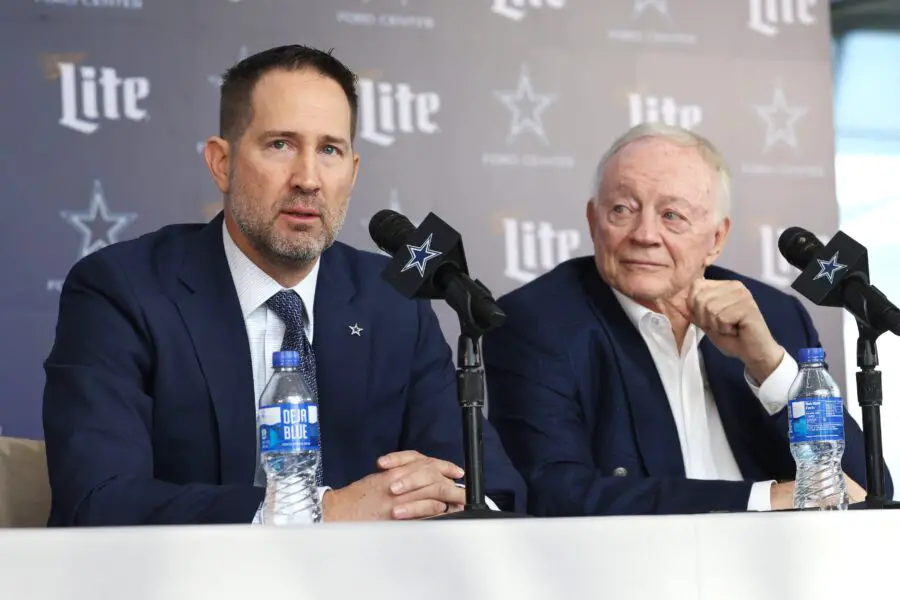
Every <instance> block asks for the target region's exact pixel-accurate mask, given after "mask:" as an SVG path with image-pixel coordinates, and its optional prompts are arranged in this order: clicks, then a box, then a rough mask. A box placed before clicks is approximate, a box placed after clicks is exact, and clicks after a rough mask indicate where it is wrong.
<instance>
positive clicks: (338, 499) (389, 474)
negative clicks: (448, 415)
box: [322, 450, 466, 521]
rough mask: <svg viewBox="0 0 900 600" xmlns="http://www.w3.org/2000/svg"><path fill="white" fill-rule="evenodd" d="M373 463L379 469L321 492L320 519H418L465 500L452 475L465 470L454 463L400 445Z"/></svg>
mask: <svg viewBox="0 0 900 600" xmlns="http://www.w3.org/2000/svg"><path fill="white" fill-rule="evenodd" d="M378 468H379V469H380V471H379V472H378V473H373V474H371V475H368V476H366V477H364V478H362V479H360V480H359V481H356V482H354V483H351V484H350V485H348V486H346V487H344V488H341V489H338V490H329V491H327V492H325V495H324V497H323V498H322V513H323V520H324V521H372V520H392V519H394V520H409V519H422V518H425V517H432V516H435V515H439V514H442V513H445V512H456V511H458V510H462V507H463V506H464V505H465V502H466V495H465V490H464V489H463V488H461V487H459V486H457V485H456V482H455V481H454V480H455V479H459V478H461V477H462V476H463V475H464V472H463V470H462V469H461V468H460V467H458V466H456V465H454V464H453V463H450V462H447V461H444V460H438V459H434V458H429V457H427V456H423V455H422V454H420V453H418V452H416V451H414V450H405V451H402V452H394V453H391V454H388V455H385V456H382V457H381V458H379V459H378Z"/></svg>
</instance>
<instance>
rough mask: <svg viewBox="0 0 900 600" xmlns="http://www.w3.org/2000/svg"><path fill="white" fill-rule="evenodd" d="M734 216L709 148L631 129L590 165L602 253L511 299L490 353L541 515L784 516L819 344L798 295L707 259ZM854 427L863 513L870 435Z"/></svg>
mask: <svg viewBox="0 0 900 600" xmlns="http://www.w3.org/2000/svg"><path fill="white" fill-rule="evenodd" d="M730 205H731V196H730V175H729V172H728V168H727V167H726V165H725V161H724V160H723V158H722V156H721V154H720V153H719V152H718V151H717V150H716V148H715V147H714V146H713V145H712V144H711V143H710V142H709V141H708V140H706V139H705V138H703V137H702V136H699V135H697V134H694V133H691V132H689V131H686V130H683V129H679V128H674V127H669V126H666V125H662V124H643V125H638V126H636V127H634V128H632V129H631V130H629V131H628V132H626V133H625V134H624V135H623V136H622V137H620V138H619V139H618V140H616V141H615V142H614V143H613V145H612V146H611V148H610V149H609V150H608V151H607V152H606V154H605V155H604V156H603V158H602V159H601V160H600V163H599V165H598V167H597V172H596V177H595V181H594V185H593V187H592V189H591V197H590V199H589V201H588V202H587V207H586V212H587V215H586V216H587V221H588V225H589V227H590V232H591V238H592V240H593V244H594V253H593V256H585V257H579V258H575V259H572V260H569V261H567V262H565V263H563V264H561V265H559V266H558V267H557V268H555V269H554V270H552V271H551V272H549V273H547V274H545V275H543V276H541V277H539V278H538V279H537V280H535V281H533V282H531V283H529V284H526V285H525V286H523V287H521V288H519V289H517V290H515V291H513V292H512V293H510V294H508V295H506V296H505V297H503V298H501V299H500V301H499V302H500V304H501V305H502V307H503V308H504V310H505V311H506V312H507V315H508V318H507V322H506V324H505V325H504V326H503V327H501V328H499V329H498V330H496V331H495V332H492V333H490V334H488V335H487V337H486V338H485V342H484V353H485V364H486V368H487V381H488V388H489V399H490V410H489V418H490V420H491V422H492V423H493V424H494V425H495V427H496V429H497V430H498V432H499V433H500V436H501V439H502V441H503V443H504V446H505V448H506V450H507V452H508V453H509V455H510V457H511V458H512V459H513V462H514V463H515V464H516V466H517V468H518V469H519V471H520V472H521V474H522V475H523V477H524V478H525V480H526V482H527V483H528V485H529V511H530V512H531V513H532V514H535V515H538V516H568V515H605V514H672V513H697V512H711V511H747V510H750V511H766V510H779V509H786V508H791V506H792V498H793V488H794V482H793V479H794V476H795V464H794V460H793V457H792V456H791V453H790V445H789V442H788V423H787V415H786V412H787V411H786V408H785V407H786V405H787V401H788V394H789V389H790V387H791V384H792V382H793V380H794V378H795V377H796V375H797V371H798V366H797V363H796V362H795V360H794V356H796V355H797V354H798V352H799V350H800V349H801V348H806V347H816V346H820V342H819V338H818V334H817V333H816V330H815V327H814V326H813V323H812V320H811V319H810V316H809V314H808V312H807V311H806V310H805V309H804V307H803V306H802V305H801V303H800V302H799V301H798V300H797V299H796V298H795V297H793V296H791V295H788V294H785V293H784V292H782V291H779V290H777V289H775V288H772V287H770V286H768V285H766V284H764V283H761V282H759V281H756V280H753V279H750V278H748V277H745V276H742V275H739V274H737V273H734V272H733V271H730V270H727V269H724V268H721V267H718V266H714V264H713V263H714V262H715V261H716V259H717V258H718V257H719V256H720V254H721V252H722V249H723V248H724V246H725V242H726V240H727V238H728V234H729V231H730V229H731V217H730ZM844 419H845V436H846V441H847V446H846V451H845V454H844V459H843V466H844V469H845V473H846V474H847V487H848V491H849V493H850V498H851V502H858V501H862V500H863V499H864V498H865V491H864V490H863V489H862V488H861V487H860V486H859V485H858V484H857V483H856V481H859V482H863V483H864V482H865V457H864V443H863V437H862V432H861V430H860V428H859V426H858V425H857V424H856V423H855V422H854V420H853V419H852V417H851V416H850V415H849V414H848V413H847V412H846V411H845V414H844ZM886 487H887V488H888V494H889V495H890V494H891V493H892V485H891V480H890V476H889V475H886Z"/></svg>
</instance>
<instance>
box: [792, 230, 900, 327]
mask: <svg viewBox="0 0 900 600" xmlns="http://www.w3.org/2000/svg"><path fill="white" fill-rule="evenodd" d="M778 250H779V252H781V255H782V256H784V258H785V259H786V260H787V261H788V262H789V263H790V264H791V265H793V266H795V267H797V268H798V269H800V270H801V271H802V273H801V274H800V276H799V277H797V279H796V280H794V283H792V284H791V287H792V288H794V289H795V290H797V291H798V292H799V293H800V294H802V295H803V296H804V297H806V298H807V299H809V300H810V301H811V302H812V303H813V304H817V305H819V306H836V307H842V308H845V309H846V310H847V311H848V312H849V313H850V314H852V315H853V316H854V317H856V319H857V321H858V322H859V323H861V324H862V325H864V326H866V327H869V328H871V329H872V330H874V331H875V332H877V333H878V334H880V333H882V332H885V331H890V332H891V333H894V334H895V335H900V310H898V309H897V307H896V306H894V305H893V304H892V303H891V302H890V300H888V299H887V298H886V297H885V295H884V294H883V293H882V292H881V291H880V290H879V289H878V288H876V287H875V286H874V285H872V284H871V283H869V259H868V252H867V251H866V248H865V246H863V245H862V244H860V243H859V242H857V241H856V240H854V239H853V238H851V237H850V236H849V235H847V234H845V233H844V232H842V231H838V232H837V233H836V234H835V236H834V237H833V238H831V240H829V242H828V244H827V245H823V244H822V242H821V241H820V240H819V239H818V238H817V237H816V236H815V235H814V234H812V233H810V232H809V231H807V230H806V229H803V228H801V227H789V228H788V229H786V230H785V231H784V233H782V234H781V236H780V237H779V238H778Z"/></svg>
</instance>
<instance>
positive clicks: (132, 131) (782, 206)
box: [0, 0, 844, 438]
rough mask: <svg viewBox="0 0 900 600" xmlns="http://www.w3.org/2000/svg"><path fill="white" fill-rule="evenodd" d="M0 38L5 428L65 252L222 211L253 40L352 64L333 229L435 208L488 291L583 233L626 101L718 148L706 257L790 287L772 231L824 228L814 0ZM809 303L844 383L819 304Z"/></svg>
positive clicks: (30, 16) (14, 31)
mask: <svg viewBox="0 0 900 600" xmlns="http://www.w3.org/2000/svg"><path fill="white" fill-rule="evenodd" d="M0 40H3V41H2V44H3V46H4V50H5V52H4V55H5V57H6V58H5V60H3V61H2V65H0V73H2V77H0V81H3V82H4V86H3V91H2V92H0V98H2V109H3V110H2V111H0V130H2V131H3V132H4V136H3V137H4V141H5V152H4V157H3V160H2V161H0V182H2V188H0V197H2V199H3V203H2V209H3V217H2V222H3V227H4V228H5V235H3V236H2V240H0V244H2V248H3V253H2V259H0V260H2V261H3V262H2V271H3V275H4V282H5V283H4V285H3V286H2V289H0V322H2V332H3V338H4V345H3V349H2V351H0V352H2V354H0V369H2V370H0V427H2V433H3V434H4V435H13V436H25V437H33V438H40V437H42V430H41V420H40V413H41V393H42V387H43V370H42V365H41V363H42V361H43V360H44V358H46V356H47V353H48V352H49V350H50V347H51V345H52V343H53V336H54V326H55V322H56V315H57V307H58V301H59V292H60V288H61V286H62V282H63V279H64V278H65V276H66V274H67V272H68V270H69V269H70V268H71V267H72V265H73V264H74V263H75V261H77V260H78V259H79V258H81V257H83V256H86V255H87V254H90V253H91V252H94V251H96V250H98V249H100V248H102V247H104V246H106V245H108V244H112V243H115V242H119V241H124V240H127V239H130V238H133V237H135V236H138V235H140V234H143V233H146V232H149V231H152V230H154V229H156V228H158V227H161V226H163V225H166V224H170V223H174V222H185V221H198V220H207V219H209V218H211V217H212V216H213V215H215V214H216V213H217V212H218V211H219V210H220V208H221V198H220V196H219V194H218V191H217V189H216V188H215V187H214V185H213V183H212V181H211V179H210V176H209V174H208V172H207V170H206V167H205V165H204V163H203V159H202V156H201V155H200V150H201V147H202V144H203V142H204V140H205V139H206V137H207V136H209V135H214V134H216V132H217V123H218V87H219V85H220V75H221V74H222V72H223V71H224V70H225V69H226V68H227V67H228V66H230V65H231V64H233V63H234V62H236V61H237V60H239V59H241V58H243V57H245V56H247V55H248V54H250V53H254V52H257V51H259V50H262V49H264V48H267V47H270V46H274V45H279V44H286V43H304V44H309V45H313V46H318V47H321V48H333V49H334V54H335V55H336V56H337V57H338V58H340V59H342V60H344V61H345V62H347V63H348V64H349V65H350V66H351V67H352V68H353V69H354V70H355V71H356V72H358V73H359V75H360V77H361V78H360V81H359V93H360V124H359V132H358V141H357V150H358V152H359V153H360V154H361V156H362V159H361V167H360V168H361V171H360V176H359V180H358V183H357V186H356V189H355V192H354V194H353V198H352V200H351V207H350V210H349V214H348V217H347V220H346V222H345V225H344V229H343V231H342V233H341V235H340V239H341V240H343V241H345V242H348V243H350V244H353V245H355V246H358V247H362V248H366V249H370V250H374V247H373V244H372V242H371V241H370V239H369V236H368V232H367V223H368V220H369V218H370V217H371V216H372V214H374V213H375V212H376V211H377V210H379V209H381V208H392V209H394V210H397V211H400V212H403V213H405V214H407V215H408V216H409V217H410V218H411V219H412V220H413V221H414V222H418V221H419V220H420V219H422V218H424V216H425V215H426V214H428V212H429V211H434V212H435V213H437V214H438V215H440V216H441V217H442V218H444V219H445V220H446V221H447V222H448V223H450V224H451V225H454V226H455V227H456V228H457V229H458V230H459V231H460V232H461V233H462V235H463V239H464V240H465V248H466V251H467V254H468V258H469V265H470V270H471V271H472V275H473V276H475V277H477V278H479V279H481V280H482V281H483V282H485V283H486V284H487V285H488V286H489V287H490V288H491V290H492V291H493V292H494V293H495V294H496V295H498V296H499V295H501V294H503V293H505V292H508V291H510V290H512V289H514V288H516V287H518V286H520V285H522V284H524V283H526V282H528V281H531V280H532V279H534V278H535V277H537V276H538V275H540V274H542V273H544V272H546V271H548V270H549V269H552V268H553V267H554V266H555V265H557V264H559V263H560V262H562V261H564V260H566V259H568V258H570V257H573V256H577V255H583V254H588V253H590V252H591V251H592V245H591V241H590V238H589V235H588V232H587V227H586V224H585V218H584V214H585V210H584V207H585V202H586V200H587V198H588V196H589V194H590V192H591V190H590V182H591V178H592V173H593V170H594V168H595V165H596V162H597V160H598V158H599V157H600V155H601V154H602V152H603V151H604V150H605V148H606V147H607V146H608V144H609V143H610V142H611V141H612V140H613V139H614V137H615V136H617V135H619V134H620V133H622V132H623V131H624V130H626V129H627V128H629V127H630V126H632V125H634V124H636V123H639V122H642V121H663V122H666V123H670V124H675V125H680V126H683V127H686V128H688V129H691V130H693V131H697V132H699V133H701V134H703V135H705V136H708V137H709V138H710V139H712V140H713V141H714V142H715V143H716V144H718V146H719V147H720V148H721V149H722V151H723V152H724V154H725V156H726V157H727V159H728V162H729V165H730V167H731V168H732V171H733V173H734V212H733V221H734V226H733V230H732V234H731V238H730V242H729V245H728V247H727V249H726V251H725V253H724V255H723V257H722V259H721V261H720V264H722V265H724V266H727V267H731V268H735V269H737V270H739V271H741V272H744V273H746V274H748V275H751V276H755V277H758V278H760V279H762V280H763V281H766V282H768V283H770V284H772V285H775V286H778V287H781V288H783V289H789V284H790V282H791V281H792V280H793V277H794V276H795V273H796V271H794V270H793V269H792V268H791V267H789V266H788V265H787V264H786V263H785V262H784V261H783V260H782V259H781V258H780V256H779V254H778V252H777V248H776V242H777V239H778V235H779V234H780V232H781V231H782V230H783V229H785V228H786V227H789V226H791V225H802V226H805V227H806V228H808V229H811V230H812V231H814V232H816V233H818V234H820V235H821V237H822V238H823V239H825V240H827V237H828V235H829V234H830V233H831V232H833V231H834V230H835V229H836V227H837V205H836V201H835V192H834V141H833V140H834V133H833V125H832V105H831V92H832V88H831V67H830V35H829V14H828V6H827V2H825V1H816V0H729V1H727V2H726V1H723V0H602V1H599V0H328V1H320V0H305V1H302V0H190V1H182V0H5V1H4V2H2V3H0ZM435 307H436V309H437V310H438V313H439V315H440V318H441V323H442V326H443V327H444V329H445V333H446V335H447V337H448V340H449V341H450V343H451V345H452V346H453V347H455V339H456V335H457V333H458V325H457V323H456V322H455V319H454V315H453V314H452V313H451V312H450V311H449V310H448V309H446V308H445V307H444V306H443V305H441V304H440V303H437V304H436V306H435ZM548 310H552V307H548ZM812 312H813V316H814V318H815V319H816V322H817V325H818V326H819V329H820V331H821V334H822V339H823V343H824V345H825V347H826V348H827V349H828V350H829V351H830V352H831V354H830V364H831V367H832V369H833V371H834V373H835V374H836V375H837V376H838V377H839V378H840V380H841V381H842V382H843V380H844V377H843V373H844V357H843V356H842V351H843V346H842V344H843V342H842V330H841V319H840V316H839V312H838V311H837V309H829V310H821V309H814V310H813V311H812ZM348 368H352V365H348Z"/></svg>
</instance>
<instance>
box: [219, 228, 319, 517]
mask: <svg viewBox="0 0 900 600" xmlns="http://www.w3.org/2000/svg"><path fill="white" fill-rule="evenodd" d="M222 242H223V245H224V247H225V258H226V259H227V261H228V268H229V269H230V270H231V278H232V279H233V280H234V288H235V290H236V291H237V296H238V301H239V302H240V305H241V314H242V315H243V317H244V326H245V327H246V328H247V340H248V341H249V343H250V363H251V365H252V368H253V395H254V398H255V401H256V406H257V408H259V398H260V396H262V393H263V390H265V388H266V384H267V383H268V382H269V379H270V378H271V377H272V373H273V371H274V369H273V368H272V353H274V352H278V351H279V350H281V343H282V341H284V332H285V330H286V329H287V328H286V326H285V324H284V322H283V321H282V320H281V319H280V318H279V317H278V315H276V314H275V312H274V311H272V310H269V307H268V306H267V305H266V301H268V300H269V298H271V297H272V296H274V295H275V294H277V293H278V292H280V291H282V290H283V289H285V288H283V287H282V286H281V284H280V283H278V282H277V281H275V280H274V279H272V277H271V276H269V275H268V274H267V273H266V272H265V271H263V270H262V269H260V268H259V267H258V266H256V263H254V262H253V261H252V260H250V259H249V258H248V257H247V255H246V254H244V252H243V251H242V250H241V249H240V248H238V247H237V244H235V243H234V240H233V239H231V234H230V233H229V232H228V229H227V228H226V227H225V223H224V221H223V223H222ZM320 263H321V261H319V260H316V263H315V265H313V268H312V270H311V271H310V272H309V274H307V276H306V277H304V278H303V280H302V281H301V282H300V283H298V284H297V285H295V286H294V287H292V288H290V289H292V290H294V291H295V292H297V294H299V295H300V298H301V299H302V300H303V305H304V307H305V308H306V318H305V319H304V320H303V330H304V331H305V332H306V337H307V339H309V343H310V344H312V341H313V333H314V328H313V313H314V310H313V307H314V306H315V304H314V303H315V300H316V283H317V282H318V279H319V264H320ZM257 456H258V455H257ZM256 485H257V486H260V487H264V486H265V474H264V473H263V471H262V469H261V468H257V471H256ZM329 489H330V488H328V487H320V488H319V500H321V499H322V496H323V495H324V494H325V492H326V491H327V490H329ZM261 510H262V506H260V510H258V511H257V512H256V516H255V517H254V519H253V523H255V524H258V523H260V511H261Z"/></svg>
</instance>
